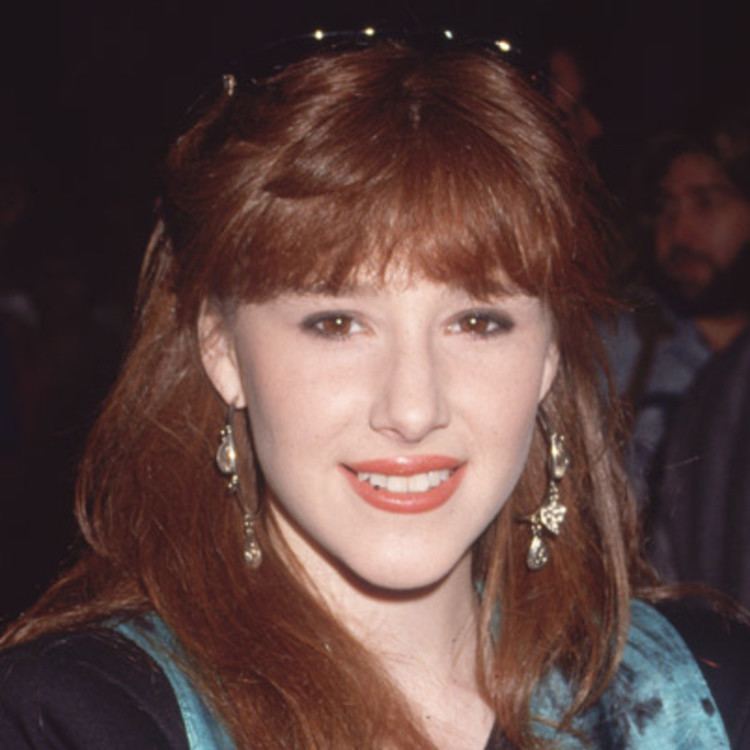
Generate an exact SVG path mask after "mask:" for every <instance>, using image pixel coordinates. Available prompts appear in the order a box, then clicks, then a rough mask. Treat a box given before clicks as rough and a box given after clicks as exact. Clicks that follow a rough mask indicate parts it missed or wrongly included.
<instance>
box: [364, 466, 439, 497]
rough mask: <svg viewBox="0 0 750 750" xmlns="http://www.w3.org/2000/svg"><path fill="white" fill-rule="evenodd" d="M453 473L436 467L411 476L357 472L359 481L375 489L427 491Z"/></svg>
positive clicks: (437, 485)
mask: <svg viewBox="0 0 750 750" xmlns="http://www.w3.org/2000/svg"><path fill="white" fill-rule="evenodd" d="M452 473H453V471H452V470H451V469H438V470H435V471H426V472H423V473H421V474H412V475H411V476H394V475H392V474H390V475H389V474H375V473H370V472H366V471H360V472H357V479H359V481H360V482H367V483H368V484H370V485H371V486H372V487H374V488H375V489H376V490H386V491H388V492H427V490H431V489H433V488H434V487H439V486H440V485H441V484H442V483H443V482H445V481H447V480H448V479H449V478H450V475H451V474H452Z"/></svg>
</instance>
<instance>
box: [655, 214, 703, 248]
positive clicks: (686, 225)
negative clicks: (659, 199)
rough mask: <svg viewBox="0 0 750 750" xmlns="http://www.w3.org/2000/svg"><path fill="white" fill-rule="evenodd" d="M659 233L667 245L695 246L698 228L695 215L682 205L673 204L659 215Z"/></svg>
mask: <svg viewBox="0 0 750 750" xmlns="http://www.w3.org/2000/svg"><path fill="white" fill-rule="evenodd" d="M659 233H660V234H661V236H662V238H663V240H665V242H664V244H665V245H667V246H668V247H686V248H690V249H693V248H695V247H696V241H697V236H698V230H697V226H696V221H695V217H694V216H693V213H692V212H691V211H690V210H689V208H687V207H686V206H684V205H679V204H678V205H675V206H673V207H671V208H670V209H669V210H667V211H666V212H665V213H664V214H663V215H662V216H661V217H660V221H659Z"/></svg>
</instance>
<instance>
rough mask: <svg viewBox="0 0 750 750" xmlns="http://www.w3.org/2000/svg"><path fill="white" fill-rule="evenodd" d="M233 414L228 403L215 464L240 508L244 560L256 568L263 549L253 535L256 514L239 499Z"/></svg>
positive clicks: (261, 559)
mask: <svg viewBox="0 0 750 750" xmlns="http://www.w3.org/2000/svg"><path fill="white" fill-rule="evenodd" d="M233 416H234V405H232V404H230V405H229V411H228V412H227V421H226V424H225V425H224V427H222V429H221V442H220V443H219V448H218V449H217V451H216V466H217V467H218V469H219V471H220V472H221V473H222V474H223V475H224V476H225V477H228V479H227V489H228V490H229V491H230V492H231V493H232V494H233V495H234V496H235V497H237V501H238V502H239V505H240V510H241V511H242V528H243V531H244V534H245V544H244V550H243V555H244V558H245V562H246V563H247V565H248V566H249V567H250V568H252V569H253V570H257V569H258V568H259V567H260V564H261V563H262V562H263V551H262V550H261V548H260V545H259V544H258V540H257V538H256V536H255V521H256V519H257V514H256V513H251V512H250V511H249V510H247V508H245V507H244V506H243V505H242V502H241V501H240V499H239V491H240V477H239V474H238V473H237V447H236V445H235V442H234V432H233V430H232V418H233Z"/></svg>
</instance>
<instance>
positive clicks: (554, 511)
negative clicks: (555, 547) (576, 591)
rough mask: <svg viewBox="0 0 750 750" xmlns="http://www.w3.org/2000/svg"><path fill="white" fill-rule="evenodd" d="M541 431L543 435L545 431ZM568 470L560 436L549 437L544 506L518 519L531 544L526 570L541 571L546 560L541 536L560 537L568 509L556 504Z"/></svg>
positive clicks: (562, 438)
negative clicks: (526, 529)
mask: <svg viewBox="0 0 750 750" xmlns="http://www.w3.org/2000/svg"><path fill="white" fill-rule="evenodd" d="M543 431H544V432H545V433H546V429H544V425H543ZM569 466H570V456H569V455H568V451H567V449H566V448H565V438H564V437H563V435H560V434H558V433H557V432H553V433H550V434H549V467H548V471H549V484H548V485H547V495H546V497H545V500H544V504H543V505H542V506H541V507H540V508H539V510H537V511H536V512H535V513H533V514H532V515H530V516H527V517H526V518H524V519H522V520H523V521H525V522H526V523H528V524H530V525H531V544H529V551H528V552H527V553H526V567H527V568H528V569H529V570H539V569H540V568H543V567H544V566H545V565H546V564H547V561H548V560H549V549H548V547H547V544H546V542H545V541H544V532H545V531H547V532H549V533H550V534H553V535H554V536H557V535H558V534H559V533H560V527H561V526H562V523H563V521H564V520H565V514H566V513H567V512H568V509H567V508H566V507H565V506H564V505H563V504H562V503H561V502H560V487H559V485H560V481H561V480H562V478H563V477H564V476H565V473H566V472H567V470H568V467H569Z"/></svg>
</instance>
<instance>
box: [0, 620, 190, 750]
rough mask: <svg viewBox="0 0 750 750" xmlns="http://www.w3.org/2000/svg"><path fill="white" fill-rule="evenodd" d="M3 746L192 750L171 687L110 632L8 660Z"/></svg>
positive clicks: (44, 641) (2, 691) (63, 638)
mask: <svg viewBox="0 0 750 750" xmlns="http://www.w3.org/2000/svg"><path fill="white" fill-rule="evenodd" d="M0 746H2V747H7V748H19V749H20V748H46V747H66V748H72V749H75V750H89V748H91V749H92V750H93V748H103V747H106V748H109V749H110V750H134V749H135V748H138V750H149V748H159V749H160V750H161V749H162V748H163V749H167V748H169V749H170V750H178V749H179V750H187V747H188V746H187V742H186V737H185V732H184V729H183V724H182V718H181V716H180V711H179V708H178V704H177V701H176V699H175V696H174V693H173V691H172V689H171V686H170V684H169V681H168V680H167V679H166V677H165V676H164V674H163V673H162V671H161V670H160V669H159V668H158V667H157V666H156V664H155V663H154V662H153V661H152V660H151V659H150V658H149V656H147V655H146V653H145V652H144V651H142V650H141V649H139V648H138V647H137V646H135V645H134V644H133V643H132V642H131V641H129V640H127V639H126V638H123V637H122V636H120V635H118V634H116V633H115V632H113V631H112V630H109V629H107V628H98V629H91V630H85V631H80V632H72V633H62V634H52V635H48V636H44V637H42V638H39V639H37V640H35V641H33V642H30V643H27V644H23V645H20V646H16V647H13V648H10V649H8V650H6V651H4V652H2V653H0Z"/></svg>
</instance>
